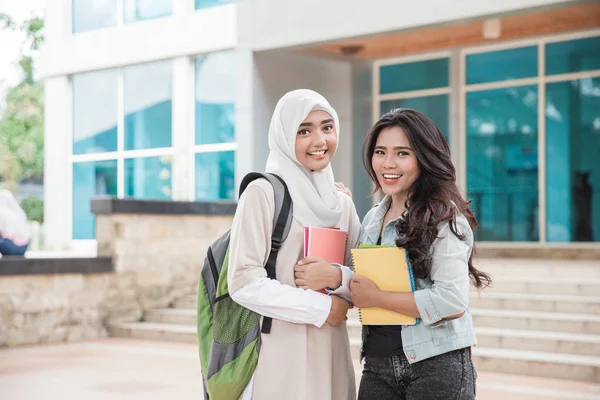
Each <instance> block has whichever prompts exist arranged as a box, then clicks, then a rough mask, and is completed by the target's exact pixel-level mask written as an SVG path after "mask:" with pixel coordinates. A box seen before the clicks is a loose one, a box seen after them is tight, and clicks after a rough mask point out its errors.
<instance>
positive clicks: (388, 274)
mask: <svg viewBox="0 0 600 400" xmlns="http://www.w3.org/2000/svg"><path fill="white" fill-rule="evenodd" d="M352 259H353V261H354V272H356V273H357V274H358V275H362V276H365V277H367V278H369V279H370V280H372V281H373V282H374V283H375V284H376V285H377V287H378V288H379V289H381V290H385V291H390V292H413V291H414V290H415V280H414V277H413V273H412V268H411V266H410V261H409V260H408V257H407V256H406V253H405V251H404V249H401V248H399V247H383V246H370V245H362V246H360V248H358V249H352ZM358 312H359V316H360V322H361V323H362V324H363V325H415V324H416V323H417V321H418V318H415V317H411V316H408V315H403V314H399V313H396V312H393V311H389V310H384V309H382V308H362V309H359V311H358Z"/></svg>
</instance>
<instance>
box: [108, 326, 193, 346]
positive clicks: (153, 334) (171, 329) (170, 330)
mask: <svg viewBox="0 0 600 400" xmlns="http://www.w3.org/2000/svg"><path fill="white" fill-rule="evenodd" d="M108 332H109V335H110V336H112V337H128V338H135V339H144V340H160V341H167V342H179V343H197V336H196V327H195V326H191V325H176V324H160V323H153V322H133V323H115V324H111V325H110V326H109V328H108Z"/></svg>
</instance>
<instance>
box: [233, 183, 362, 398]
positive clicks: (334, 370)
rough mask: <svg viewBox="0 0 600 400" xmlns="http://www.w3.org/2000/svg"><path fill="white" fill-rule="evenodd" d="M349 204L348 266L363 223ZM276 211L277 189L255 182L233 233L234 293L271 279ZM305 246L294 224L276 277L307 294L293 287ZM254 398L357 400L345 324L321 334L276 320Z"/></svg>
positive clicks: (265, 343) (266, 337) (266, 338)
mask: <svg viewBox="0 0 600 400" xmlns="http://www.w3.org/2000/svg"><path fill="white" fill-rule="evenodd" d="M344 201H345V203H344V207H351V211H352V212H351V213H349V214H350V215H351V218H350V220H348V221H340V229H342V230H347V231H348V238H349V239H348V245H347V249H346V250H347V256H346V257H347V260H348V259H349V255H350V249H351V248H353V247H355V246H357V245H358V240H359V236H360V221H359V219H358V216H357V215H356V211H355V209H354V204H353V203H352V200H351V199H350V198H349V197H348V198H346V197H345V196H344ZM274 209H275V207H274V193H273V188H272V186H271V185H270V184H269V183H268V182H267V181H266V180H264V179H259V180H257V181H254V182H252V183H251V184H250V185H249V186H248V188H247V189H246V191H245V192H244V195H243V196H242V198H241V199H240V202H239V204H238V210H237V212H236V216H235V218H234V221H233V225H232V229H231V244H230V249H231V250H230V259H229V275H228V281H229V291H230V293H232V294H233V293H235V291H237V290H239V289H240V288H241V287H243V286H244V285H245V284H247V283H249V282H251V281H252V280H254V279H256V278H261V277H266V271H265V268H264V264H265V263H266V260H267V257H268V255H269V252H270V242H271V233H272V230H273V214H274ZM303 242H304V240H303V227H302V226H301V225H300V224H299V223H298V222H297V221H296V220H294V221H293V222H292V226H291V228H290V232H289V235H288V238H287V240H286V241H285V242H284V243H283V245H282V247H281V250H280V251H279V255H278V258H277V265H276V273H277V280H278V281H279V282H281V283H282V284H283V285H289V286H291V287H294V288H295V289H296V290H302V289H299V288H296V286H295V284H294V265H295V264H296V262H297V261H298V260H300V259H301V258H302V255H303ZM346 265H348V262H346ZM314 294H315V295H319V296H326V295H322V294H318V293H314ZM311 295H312V294H311ZM295 311H296V312H297V310H295ZM253 398H254V400H270V399H298V400H304V399H306V400H309V399H310V400H321V399H322V400H348V399H352V400H353V399H355V398H356V388H355V375H354V368H353V364H352V357H351V354H350V343H349V339H348V331H347V328H346V324H345V323H342V324H341V325H340V326H337V327H334V326H331V325H329V324H328V323H324V324H323V325H322V326H321V327H320V328H319V327H317V326H315V325H311V324H298V323H291V322H286V321H283V320H281V319H273V325H272V328H271V333H270V334H263V335H262V346H261V350H260V356H259V361H258V366H257V369H256V371H255V375H254V392H253Z"/></svg>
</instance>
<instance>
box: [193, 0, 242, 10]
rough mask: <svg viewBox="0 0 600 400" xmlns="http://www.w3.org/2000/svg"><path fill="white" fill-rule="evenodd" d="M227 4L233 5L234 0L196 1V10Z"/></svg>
mask: <svg viewBox="0 0 600 400" xmlns="http://www.w3.org/2000/svg"><path fill="white" fill-rule="evenodd" d="M229 3H235V0H196V10H200V9H202V8H210V7H214V6H220V5H223V4H229Z"/></svg>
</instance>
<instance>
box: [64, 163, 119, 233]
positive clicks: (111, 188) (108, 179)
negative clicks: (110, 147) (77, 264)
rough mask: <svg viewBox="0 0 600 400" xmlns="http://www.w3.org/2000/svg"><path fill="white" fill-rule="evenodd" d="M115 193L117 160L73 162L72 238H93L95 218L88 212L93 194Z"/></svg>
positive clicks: (114, 194) (112, 194)
mask: <svg viewBox="0 0 600 400" xmlns="http://www.w3.org/2000/svg"><path fill="white" fill-rule="evenodd" d="M101 195H110V196H116V195H117V160H108V161H93V162H81V163H80V162H78V163H74V164H73V239H94V238H95V237H96V218H95V217H94V214H92V213H91V212H90V200H91V198H92V197H94V196H101Z"/></svg>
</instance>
